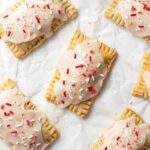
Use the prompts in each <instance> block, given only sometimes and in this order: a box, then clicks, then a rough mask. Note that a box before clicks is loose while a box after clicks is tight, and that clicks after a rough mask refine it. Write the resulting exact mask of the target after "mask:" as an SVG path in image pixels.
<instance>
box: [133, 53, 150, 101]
mask: <svg viewBox="0 0 150 150" xmlns="http://www.w3.org/2000/svg"><path fill="white" fill-rule="evenodd" d="M145 71H147V72H150V53H148V54H146V55H145V56H144V62H143V66H142V70H141V73H140V75H139V77H138V81H137V83H136V85H135V87H134V88H133V91H132V95H133V96H137V97H142V98H144V99H146V100H149V95H148V89H147V86H146V83H145V82H144V79H143V73H144V72H145Z"/></svg>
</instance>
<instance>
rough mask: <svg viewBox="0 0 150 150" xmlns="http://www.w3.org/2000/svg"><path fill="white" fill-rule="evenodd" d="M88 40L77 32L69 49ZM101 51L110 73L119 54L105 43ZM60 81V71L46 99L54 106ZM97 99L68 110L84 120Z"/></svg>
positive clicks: (70, 107)
mask: <svg viewBox="0 0 150 150" xmlns="http://www.w3.org/2000/svg"><path fill="white" fill-rule="evenodd" d="M87 39H89V37H87V36H86V35H84V34H83V33H81V32H80V31H76V32H75V34H74V36H73V38H72V39H71V41H70V44H69V47H68V49H72V50H73V49H74V48H75V47H76V46H77V45H78V44H79V43H81V42H83V41H85V40H87ZM100 49H102V50H103V52H101V54H102V56H103V58H104V61H105V64H106V65H107V67H108V71H110V68H111V67H112V64H113V62H114V60H115V59H116V57H117V52H116V51H115V50H114V49H112V48H110V47H108V46H107V45H106V44H104V43H102V44H101V47H100ZM59 79H60V72H59V70H56V72H55V73H54V76H53V78H52V80H51V82H50V86H49V88H48V91H47V93H46V99H47V100H48V101H50V102H52V103H54V104H57V103H56V96H55V95H54V86H55V83H56V82H57V81H58V80H59ZM95 99H96V97H93V98H92V99H89V100H87V101H84V102H81V103H80V104H78V105H73V104H71V105H69V106H68V107H67V109H68V110H70V111H71V112H73V113H75V114H77V115H78V116H80V117H82V118H83V117H85V116H86V115H87V114H88V112H89V110H90V108H91V107H92V104H93V103H94V100H95Z"/></svg>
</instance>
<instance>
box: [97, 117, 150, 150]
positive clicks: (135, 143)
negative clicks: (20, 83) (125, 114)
mask: <svg viewBox="0 0 150 150" xmlns="http://www.w3.org/2000/svg"><path fill="white" fill-rule="evenodd" d="M135 120H136V118H135V117H130V118H128V119H127V120H119V121H117V122H116V123H115V124H114V125H113V127H112V128H110V129H109V130H108V131H107V132H106V133H105V134H104V139H105V141H104V144H103V146H102V148H100V150H140V149H141V148H143V146H144V145H145V144H146V142H147V139H148V138H149V136H150V130H149V126H148V125H147V124H144V123H143V124H141V125H136V123H135Z"/></svg>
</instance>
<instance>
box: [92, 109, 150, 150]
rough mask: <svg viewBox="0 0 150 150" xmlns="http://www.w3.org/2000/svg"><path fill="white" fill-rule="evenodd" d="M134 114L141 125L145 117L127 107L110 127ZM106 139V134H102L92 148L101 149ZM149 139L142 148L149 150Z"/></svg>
mask: <svg viewBox="0 0 150 150" xmlns="http://www.w3.org/2000/svg"><path fill="white" fill-rule="evenodd" d="M133 116H134V117H135V118H136V124H137V125H140V124H143V123H144V121H143V119H142V118H141V117H140V116H139V115H138V114H137V113H136V112H134V111H133V110H131V109H130V108H126V109H125V110H124V111H123V113H122V114H121V115H120V116H119V117H118V118H117V119H116V120H115V121H114V123H112V125H111V126H110V127H109V129H110V128H111V127H112V126H113V125H114V124H115V123H116V121H118V120H126V119H128V118H130V117H133ZM104 140H105V139H104V136H103V135H101V136H100V138H99V139H98V141H97V142H96V144H94V145H93V146H92V148H91V149H90V150H99V149H100V148H101V146H102V145H103V143H104ZM149 141H150V139H148V140H147V143H146V145H145V146H144V148H142V150H149V148H150V143H149Z"/></svg>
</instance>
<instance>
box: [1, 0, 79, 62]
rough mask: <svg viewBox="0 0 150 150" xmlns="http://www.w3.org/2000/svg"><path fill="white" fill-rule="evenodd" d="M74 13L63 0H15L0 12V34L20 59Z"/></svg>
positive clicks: (65, 0)
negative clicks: (15, 0) (16, 0)
mask: <svg viewBox="0 0 150 150" xmlns="http://www.w3.org/2000/svg"><path fill="white" fill-rule="evenodd" d="M76 15H77V10H76V9H75V8H74V7H73V6H72V5H71V4H70V3H69V2H68V1H67V0H19V1H18V2H16V4H15V5H13V6H12V7H11V8H9V9H8V10H6V11H5V12H4V13H2V14H1V15H0V36H1V38H2V39H3V40H4V41H5V42H6V44H7V45H8V46H9V47H10V49H11V50H12V52H13V54H14V55H15V56H16V57H17V58H19V59H21V58H24V57H25V56H26V55H28V54H29V53H31V52H32V50H33V49H35V48H37V47H39V46H40V45H41V44H43V42H44V41H46V40H47V39H48V38H50V37H51V36H52V35H53V33H54V32H55V31H56V30H58V29H59V28H60V27H61V26H62V25H63V24H65V23H66V22H68V21H69V20H71V19H74V18H75V17H76Z"/></svg>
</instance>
